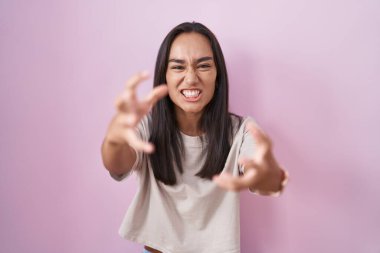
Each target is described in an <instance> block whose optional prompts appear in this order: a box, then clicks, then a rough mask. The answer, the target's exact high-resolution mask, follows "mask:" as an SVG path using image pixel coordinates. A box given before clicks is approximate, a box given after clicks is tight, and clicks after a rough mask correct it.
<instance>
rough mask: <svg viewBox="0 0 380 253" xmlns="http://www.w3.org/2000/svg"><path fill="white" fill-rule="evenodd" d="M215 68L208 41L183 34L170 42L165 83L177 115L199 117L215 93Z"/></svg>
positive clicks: (203, 37)
mask: <svg viewBox="0 0 380 253" xmlns="http://www.w3.org/2000/svg"><path fill="white" fill-rule="evenodd" d="M216 74H217V73H216V66H215V62H214V58H213V53H212V49H211V46H210V42H209V40H208V39H207V38H206V37H205V36H203V35H201V34H199V33H195V32H192V33H182V34H180V35H178V36H177V37H176V38H175V40H174V41H173V43H172V46H171V48H170V54H169V62H168V68H167V71H166V82H167V85H168V89H169V97H170V99H171V100H172V101H173V103H174V104H175V110H176V113H177V115H178V113H185V114H202V112H203V109H204V108H205V106H206V105H207V104H208V103H209V102H210V101H211V99H212V97H213V96H214V91H215V80H216Z"/></svg>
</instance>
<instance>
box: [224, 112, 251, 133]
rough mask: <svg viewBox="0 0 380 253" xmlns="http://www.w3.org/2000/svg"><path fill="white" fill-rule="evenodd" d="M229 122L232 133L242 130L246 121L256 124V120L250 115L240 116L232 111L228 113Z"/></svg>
mask: <svg viewBox="0 0 380 253" xmlns="http://www.w3.org/2000/svg"><path fill="white" fill-rule="evenodd" d="M230 117H231V123H232V128H233V132H234V134H236V133H237V132H239V131H241V130H243V131H244V128H245V126H246V124H247V123H248V122H252V123H255V124H256V121H255V120H254V119H253V118H252V117H251V116H240V115H237V114H234V113H230Z"/></svg>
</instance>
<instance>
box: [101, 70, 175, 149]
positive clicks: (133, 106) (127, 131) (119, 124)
mask: <svg viewBox="0 0 380 253" xmlns="http://www.w3.org/2000/svg"><path fill="white" fill-rule="evenodd" d="M148 78H149V75H148V73H147V72H141V73H138V74H136V75H134V76H133V77H132V78H130V79H129V80H128V81H127V83H126V85H125V89H124V91H123V92H122V93H121V95H120V96H119V97H118V98H117V99H116V102H115V106H116V110H117V114H116V116H115V118H114V120H113V122H112V123H111V125H110V128H109V131H108V135H107V138H108V140H110V141H113V142H116V143H122V142H127V143H128V145H129V146H131V147H132V148H134V149H135V150H137V151H143V152H146V153H151V152H153V150H154V146H153V144H151V143H149V142H144V141H143V140H141V139H140V137H139V136H138V135H137V133H136V130H135V127H136V126H137V124H138V123H139V122H140V121H141V119H142V118H143V117H144V116H145V115H146V114H147V113H148V112H149V111H150V109H151V108H152V107H153V106H154V105H155V104H156V103H157V101H158V100H160V99H161V98H163V97H164V96H166V95H167V93H168V88H167V86H166V85H160V86H157V87H155V88H154V89H153V90H152V91H151V92H150V93H149V94H148V96H147V97H146V98H145V99H143V100H138V98H137V95H136V88H137V86H138V85H139V84H140V83H141V82H142V81H144V80H147V79H148Z"/></svg>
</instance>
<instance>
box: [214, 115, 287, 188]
mask: <svg viewBox="0 0 380 253" xmlns="http://www.w3.org/2000/svg"><path fill="white" fill-rule="evenodd" d="M246 129H247V130H248V131H249V132H250V134H251V135H252V137H253V139H254V140H255V141H256V149H255V153H254V154H252V157H247V158H241V159H240V160H239V164H240V165H241V166H242V168H243V175H242V176H238V177H237V176H233V175H231V174H229V173H221V174H220V175H216V176H214V177H213V181H214V182H215V183H216V184H218V185H219V186H220V187H222V188H224V189H226V190H229V191H241V190H244V189H248V188H249V189H251V190H252V191H254V190H265V191H266V190H269V191H271V190H272V189H271V187H272V185H280V182H281V181H280V179H281V172H282V170H281V169H280V166H279V165H278V164H277V161H276V159H275V157H274V155H273V153H272V142H271V140H270V138H269V137H268V136H267V135H266V134H265V133H264V132H263V131H262V130H261V129H260V128H259V127H258V126H257V125H255V124H253V123H248V124H247V125H246ZM273 182H274V183H273ZM268 187H269V188H268ZM272 188H273V187H272ZM274 191H275V190H274Z"/></svg>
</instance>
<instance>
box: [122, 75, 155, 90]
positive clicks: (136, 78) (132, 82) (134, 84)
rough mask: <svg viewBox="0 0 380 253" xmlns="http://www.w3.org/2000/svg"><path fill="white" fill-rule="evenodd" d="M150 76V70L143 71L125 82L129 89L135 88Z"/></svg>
mask: <svg viewBox="0 0 380 253" xmlns="http://www.w3.org/2000/svg"><path fill="white" fill-rule="evenodd" d="M148 78H149V74H148V71H142V72H139V73H137V74H135V75H134V76H132V77H131V78H130V79H128V81H127V82H126V84H125V88H126V89H127V90H135V89H136V87H137V86H138V85H139V84H140V83H141V82H142V81H144V80H146V79H148Z"/></svg>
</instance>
